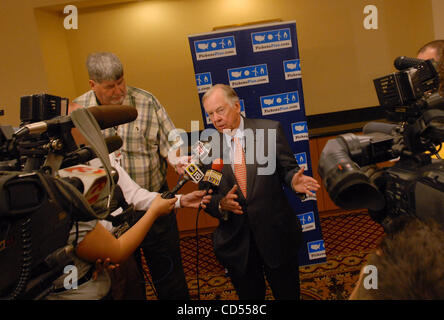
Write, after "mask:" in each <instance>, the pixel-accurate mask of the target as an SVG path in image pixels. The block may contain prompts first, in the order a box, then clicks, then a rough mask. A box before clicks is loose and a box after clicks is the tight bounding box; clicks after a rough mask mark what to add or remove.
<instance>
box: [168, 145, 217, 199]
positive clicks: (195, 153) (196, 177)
mask: <svg viewBox="0 0 444 320" xmlns="http://www.w3.org/2000/svg"><path fill="white" fill-rule="evenodd" d="M210 150H211V147H210V143H209V142H201V141H197V142H196V143H195V144H194V145H193V146H192V147H191V154H192V155H191V163H190V164H188V165H187V166H186V167H185V175H184V177H183V178H182V180H180V181H179V182H178V183H177V185H176V186H175V187H174V188H173V189H171V190H170V191H165V192H164V193H162V195H161V196H162V198H164V199H171V198H173V197H174V195H175V194H176V193H177V192H178V191H179V190H180V188H182V187H183V186H184V185H185V183H187V182H188V181H190V180H193V182H194V183H199V182H200V181H201V180H202V179H203V177H204V173H203V172H202V171H201V170H200V164H201V163H202V161H203V160H205V159H206V158H207V157H208V155H209V154H210Z"/></svg>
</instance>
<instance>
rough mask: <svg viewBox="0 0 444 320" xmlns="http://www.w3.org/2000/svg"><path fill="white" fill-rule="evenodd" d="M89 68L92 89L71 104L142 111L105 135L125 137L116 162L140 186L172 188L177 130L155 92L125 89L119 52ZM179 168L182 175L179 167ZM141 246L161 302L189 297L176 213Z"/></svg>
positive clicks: (95, 58)
mask: <svg viewBox="0 0 444 320" xmlns="http://www.w3.org/2000/svg"><path fill="white" fill-rule="evenodd" d="M86 67H87V69H88V74H89V85H90V87H91V90H90V91H88V92H86V93H85V94H83V95H82V96H80V97H78V98H76V99H74V100H73V102H74V103H76V104H78V105H81V106H83V107H90V106H97V105H110V104H111V105H130V106H133V107H135V108H136V109H137V112H138V117H137V119H136V120H135V121H133V122H130V123H126V124H123V125H120V126H118V127H114V128H109V129H106V130H104V136H105V137H107V136H110V135H115V134H118V135H119V136H120V137H122V139H123V146H122V148H121V149H120V151H121V153H119V157H118V160H119V161H120V163H121V166H122V167H123V168H124V169H125V171H126V172H128V174H129V175H130V177H131V178H132V179H133V180H134V181H135V182H136V183H137V184H138V185H140V186H141V187H143V188H145V189H147V190H150V191H153V192H160V193H162V192H163V191H166V190H168V185H167V181H166V172H167V159H168V155H169V154H170V155H171V154H174V153H171V150H172V149H174V148H173V147H174V146H177V145H178V144H177V141H176V145H175V144H174V142H173V141H169V140H168V135H169V133H170V132H171V131H172V130H174V129H175V127H174V124H173V122H172V121H171V119H170V118H169V116H168V114H167V112H166V111H165V109H164V108H163V107H162V105H161V104H160V103H159V101H158V100H157V99H156V97H154V96H153V95H152V94H151V93H149V92H147V91H145V90H142V89H138V88H135V87H131V86H127V85H126V83H125V79H124V74H123V65H122V63H121V62H120V60H119V58H118V57H117V56H116V55H115V54H113V53H110V52H100V53H92V54H90V55H89V56H88V58H87V61H86ZM175 160H177V159H175ZM176 163H177V162H176ZM175 168H176V170H177V171H179V172H180V171H182V172H183V168H181V167H180V166H175ZM141 247H142V249H143V253H144V255H145V257H146V260H147V263H148V266H149V269H150V272H151V276H152V278H153V282H154V285H155V288H156V292H157V294H158V298H159V299H188V298H189V294H188V287H187V283H186V280H185V274H184V272H183V267H182V260H181V255H180V246H179V232H178V229H177V221H176V216H175V214H174V212H172V213H170V214H169V215H166V216H163V217H160V218H159V219H157V220H156V221H155V223H154V224H153V226H152V228H151V229H150V231H149V232H148V234H147V236H146V238H145V240H144V241H143V243H142V245H141Z"/></svg>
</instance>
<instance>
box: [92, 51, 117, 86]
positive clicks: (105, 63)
mask: <svg viewBox="0 0 444 320" xmlns="http://www.w3.org/2000/svg"><path fill="white" fill-rule="evenodd" d="M86 68H87V69H88V75H89V78H90V79H91V80H94V81H96V82H99V83H100V82H102V81H104V80H108V81H115V80H117V79H120V78H121V77H122V76H123V65H122V62H120V60H119V58H118V57H117V56H116V55H115V54H114V53H111V52H95V53H91V54H90V55H88V58H87V59H86Z"/></svg>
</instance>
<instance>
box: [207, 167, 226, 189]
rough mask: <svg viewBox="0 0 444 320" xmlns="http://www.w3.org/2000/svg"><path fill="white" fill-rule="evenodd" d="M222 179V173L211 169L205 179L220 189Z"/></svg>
mask: <svg viewBox="0 0 444 320" xmlns="http://www.w3.org/2000/svg"><path fill="white" fill-rule="evenodd" d="M221 179H222V173H221V172H218V171H215V170H212V169H209V170H207V172H205V176H204V178H203V181H204V182H209V183H211V184H212V185H214V186H216V187H218V186H219V184H220V180H221Z"/></svg>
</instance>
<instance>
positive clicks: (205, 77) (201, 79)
mask: <svg viewBox="0 0 444 320" xmlns="http://www.w3.org/2000/svg"><path fill="white" fill-rule="evenodd" d="M196 85H197V91H198V92H199V93H203V92H206V91H207V90H208V89H210V88H211V86H212V85H213V81H212V80H211V72H205V73H197V74H196Z"/></svg>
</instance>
